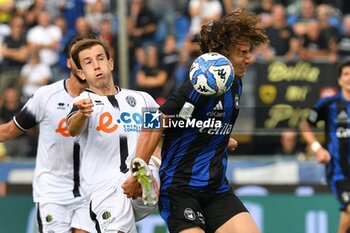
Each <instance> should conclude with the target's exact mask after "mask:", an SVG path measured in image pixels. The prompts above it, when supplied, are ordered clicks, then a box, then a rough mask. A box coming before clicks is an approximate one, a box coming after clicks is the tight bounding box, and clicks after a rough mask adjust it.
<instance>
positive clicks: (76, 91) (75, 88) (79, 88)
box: [66, 76, 87, 97]
mask: <svg viewBox="0 0 350 233" xmlns="http://www.w3.org/2000/svg"><path fill="white" fill-rule="evenodd" d="M66 86H67V90H68V94H69V95H70V96H72V97H77V96H78V95H80V93H81V92H83V91H84V90H85V88H86V87H87V85H85V84H83V83H81V82H79V80H77V78H76V77H72V76H71V77H70V78H69V79H68V80H67V82H66Z"/></svg>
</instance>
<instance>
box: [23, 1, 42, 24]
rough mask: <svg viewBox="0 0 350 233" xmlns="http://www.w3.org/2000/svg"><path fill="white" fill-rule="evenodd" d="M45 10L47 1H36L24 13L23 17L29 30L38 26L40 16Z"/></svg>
mask: <svg viewBox="0 0 350 233" xmlns="http://www.w3.org/2000/svg"><path fill="white" fill-rule="evenodd" d="M45 8H46V2H45V0H34V1H33V2H32V4H31V5H30V6H29V7H28V9H27V10H26V11H24V12H23V17H25V21H26V25H27V27H28V28H32V27H34V26H36V25H37V24H38V18H39V15H40V14H41V12H43V11H45Z"/></svg>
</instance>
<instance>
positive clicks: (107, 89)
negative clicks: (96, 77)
mask: <svg viewBox="0 0 350 233" xmlns="http://www.w3.org/2000/svg"><path fill="white" fill-rule="evenodd" d="M89 88H90V90H91V91H93V92H94V93H96V94H98V95H101V96H108V95H116V94H118V89H117V88H116V87H115V86H114V84H113V83H112V84H109V85H106V86H104V87H100V88H96V87H93V86H90V87H89Z"/></svg>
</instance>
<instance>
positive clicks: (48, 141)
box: [14, 80, 81, 204]
mask: <svg viewBox="0 0 350 233" xmlns="http://www.w3.org/2000/svg"><path fill="white" fill-rule="evenodd" d="M65 82H66V81H65V80H62V81H58V82H56V83H53V84H51V85H47V86H44V87H41V88H40V89H38V91H36V93H35V94H34V96H33V97H32V98H30V99H29V100H28V102H27V103H26V104H25V106H24V107H23V109H22V110H21V112H20V113H19V114H18V115H17V116H15V117H14V122H15V124H16V125H17V126H18V127H19V128H20V129H21V130H23V131H27V130H28V129H30V128H32V127H33V126H35V125H36V124H39V142H38V150H37V155H36V164H35V174H34V180H33V197H34V202H39V203H40V202H50V203H56V204H71V203H74V202H76V201H79V200H81V197H79V196H81V195H80V194H81V192H79V183H80V182H79V179H80V178H79V163H80V155H79V145H78V144H77V143H75V144H74V142H75V138H73V137H71V136H70V135H69V133H68V131H67V128H66V116H67V112H68V109H69V104H70V103H71V102H72V100H73V97H71V96H70V95H69V94H68V91H67V89H66V85H65Z"/></svg>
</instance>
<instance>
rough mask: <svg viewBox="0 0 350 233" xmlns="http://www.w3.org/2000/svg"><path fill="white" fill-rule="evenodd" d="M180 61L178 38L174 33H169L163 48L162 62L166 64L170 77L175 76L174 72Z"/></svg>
mask: <svg viewBox="0 0 350 233" xmlns="http://www.w3.org/2000/svg"><path fill="white" fill-rule="evenodd" d="M178 62H179V51H178V49H177V46H176V38H175V36H174V35H172V34H169V35H168V36H167V37H166V38H165V41H164V45H163V50H162V63H163V64H164V65H165V69H166V72H167V75H168V77H169V78H170V77H172V76H173V72H174V70H175V67H176V64H177V63H178Z"/></svg>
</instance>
